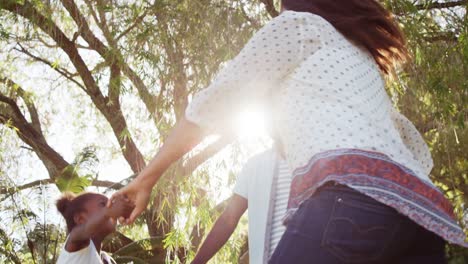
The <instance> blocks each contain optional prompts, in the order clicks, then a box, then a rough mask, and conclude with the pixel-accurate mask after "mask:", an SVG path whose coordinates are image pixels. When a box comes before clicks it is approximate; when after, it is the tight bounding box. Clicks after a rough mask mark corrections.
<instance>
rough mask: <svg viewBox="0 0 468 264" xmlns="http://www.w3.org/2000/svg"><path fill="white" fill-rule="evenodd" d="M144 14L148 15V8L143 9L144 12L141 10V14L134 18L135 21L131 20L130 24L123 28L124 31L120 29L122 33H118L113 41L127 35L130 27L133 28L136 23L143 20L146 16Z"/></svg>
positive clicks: (130, 29)
mask: <svg viewBox="0 0 468 264" xmlns="http://www.w3.org/2000/svg"><path fill="white" fill-rule="evenodd" d="M146 15H148V10H145V12H143V14H141V15H140V16H138V17H137V18H136V19H135V22H133V24H132V25H130V26H129V27H128V28H127V29H125V30H124V31H122V33H120V34H119V35H118V36H117V37H116V38H115V41H116V42H118V41H119V39H121V38H122V37H123V36H125V35H127V34H128V33H129V32H130V31H132V29H134V28H135V27H136V26H138V24H140V23H141V22H143V19H144V18H145V17H146Z"/></svg>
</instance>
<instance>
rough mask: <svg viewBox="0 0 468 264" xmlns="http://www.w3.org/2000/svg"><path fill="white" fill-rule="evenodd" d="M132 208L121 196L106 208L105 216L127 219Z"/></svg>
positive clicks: (129, 202)
mask: <svg viewBox="0 0 468 264" xmlns="http://www.w3.org/2000/svg"><path fill="white" fill-rule="evenodd" d="M133 208H135V205H134V204H133V203H132V202H131V201H129V200H128V199H125V198H124V197H122V196H118V197H116V198H115V199H114V200H112V204H111V206H110V207H108V208H107V210H108V213H107V215H108V216H109V217H111V218H114V219H117V218H119V217H124V218H127V217H129V216H130V213H131V212H132V211H133Z"/></svg>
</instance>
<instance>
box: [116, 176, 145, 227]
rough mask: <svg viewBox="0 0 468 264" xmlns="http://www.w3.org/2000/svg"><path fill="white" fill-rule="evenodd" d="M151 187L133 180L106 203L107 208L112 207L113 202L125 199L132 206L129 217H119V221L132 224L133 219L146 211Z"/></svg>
mask: <svg viewBox="0 0 468 264" xmlns="http://www.w3.org/2000/svg"><path fill="white" fill-rule="evenodd" d="M152 187H153V185H150V186H149V185H148V184H144V183H143V182H142V181H140V180H138V179H135V180H133V181H132V182H131V183H129V184H128V185H127V186H125V187H124V188H122V189H120V190H119V191H117V192H116V193H114V194H113V195H112V196H111V198H110V199H109V200H108V202H107V207H112V203H113V201H117V200H120V199H127V200H128V201H129V203H131V204H133V205H134V206H135V207H134V208H133V210H132V212H131V213H130V216H128V215H127V216H126V217H121V218H120V219H119V221H120V222H121V223H125V224H127V225H128V224H133V222H135V219H136V218H137V217H138V216H139V215H140V214H141V213H142V212H143V211H144V210H145V209H146V207H147V206H148V202H149V199H150V196H151V190H152Z"/></svg>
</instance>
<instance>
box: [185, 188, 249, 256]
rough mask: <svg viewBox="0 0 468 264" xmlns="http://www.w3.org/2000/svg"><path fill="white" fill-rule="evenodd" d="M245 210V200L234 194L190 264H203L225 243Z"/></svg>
mask: <svg viewBox="0 0 468 264" xmlns="http://www.w3.org/2000/svg"><path fill="white" fill-rule="evenodd" d="M245 210H247V200H246V199H245V198H243V197H242V196H240V195H237V194H234V195H233V196H232V198H231V200H230V201H229V204H228V205H227V207H226V209H225V210H224V212H223V213H222V214H221V216H220V217H219V218H218V220H216V223H215V224H214V226H213V228H212V229H211V231H210V233H209V234H208V236H207V237H206V239H205V241H204V242H203V244H202V245H201V247H200V250H199V251H198V252H197V254H196V255H195V258H194V259H193V261H192V264H204V263H206V262H207V261H208V260H210V259H211V258H212V257H213V256H214V255H215V254H216V252H218V251H219V249H220V248H221V247H222V246H223V245H224V244H225V243H226V241H227V240H228V239H229V237H230V236H231V234H232V232H234V230H235V229H236V226H237V223H238V222H239V219H240V217H241V216H242V215H243V214H244V212H245Z"/></svg>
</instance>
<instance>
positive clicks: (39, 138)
mask: <svg viewBox="0 0 468 264" xmlns="http://www.w3.org/2000/svg"><path fill="white" fill-rule="evenodd" d="M0 81H1V82H3V83H4V84H6V85H9V86H12V85H16V84H15V83H14V82H13V81H9V80H8V79H7V78H2V79H0ZM16 86H17V85H16ZM18 88H21V87H19V86H18ZM18 88H17V89H18ZM0 102H4V103H6V104H7V105H8V106H9V108H10V110H11V112H12V113H11V114H8V113H1V117H2V118H0V123H1V124H5V123H6V122H11V123H12V125H13V126H14V127H15V128H16V130H15V131H16V133H17V134H18V136H19V138H20V139H21V140H22V141H23V142H25V143H26V144H28V145H29V146H30V147H31V148H32V149H33V150H34V152H35V153H36V155H37V156H38V157H39V159H40V160H41V161H42V163H43V164H44V166H45V167H46V169H47V171H48V172H49V177H50V178H51V179H55V178H56V177H58V176H59V175H60V173H61V172H62V171H63V169H64V168H65V167H66V166H68V165H69V164H68V162H66V161H65V160H64V159H63V157H62V156H61V155H60V154H59V153H57V152H56V151H55V150H54V149H53V148H51V147H50V146H49V145H48V143H47V141H46V139H45V138H44V136H43V135H42V133H41V132H40V131H37V130H36V128H35V127H34V126H33V125H31V124H30V123H28V121H27V120H26V118H25V117H24V115H23V113H22V112H21V109H20V108H19V107H18V105H17V103H16V101H15V100H13V99H12V98H9V97H7V96H5V95H4V94H1V93H0ZM0 110H1V109H0Z"/></svg>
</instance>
